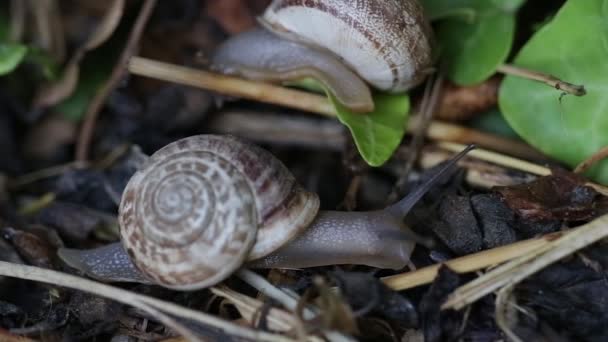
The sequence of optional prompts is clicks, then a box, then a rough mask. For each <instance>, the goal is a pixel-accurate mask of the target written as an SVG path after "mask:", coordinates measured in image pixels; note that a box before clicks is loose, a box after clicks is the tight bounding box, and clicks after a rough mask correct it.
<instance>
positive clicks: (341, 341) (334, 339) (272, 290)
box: [236, 268, 353, 342]
mask: <svg viewBox="0 0 608 342" xmlns="http://www.w3.org/2000/svg"><path fill="white" fill-rule="evenodd" d="M236 274H237V276H238V277H239V278H241V280H243V281H244V282H246V283H247V284H249V285H251V286H252V287H253V288H255V289H256V290H258V291H260V292H261V293H262V294H264V295H265V296H267V297H269V298H272V299H274V300H275V301H277V302H279V303H281V304H282V305H283V306H284V307H285V308H287V309H288V310H290V311H292V312H295V311H296V310H297V308H298V300H299V298H294V297H293V296H291V295H289V294H287V293H286V292H284V291H282V290H281V289H279V288H278V287H276V286H274V285H272V284H271V283H270V282H269V281H268V280H266V278H264V277H262V276H260V275H259V274H257V273H255V272H252V271H250V270H248V269H245V268H243V269H240V270H239V271H238V272H237V273H236ZM315 311H317V310H316V309H315V310H313V309H312V308H311V307H305V308H304V309H303V311H302V315H303V317H304V319H307V320H311V319H314V318H315V317H316V316H317V313H315ZM323 335H324V336H325V337H326V338H327V339H328V340H329V341H331V342H347V341H353V340H352V339H351V338H349V337H347V336H345V335H343V334H340V333H339V332H336V331H325V332H323Z"/></svg>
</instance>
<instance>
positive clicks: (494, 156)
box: [438, 142, 608, 196]
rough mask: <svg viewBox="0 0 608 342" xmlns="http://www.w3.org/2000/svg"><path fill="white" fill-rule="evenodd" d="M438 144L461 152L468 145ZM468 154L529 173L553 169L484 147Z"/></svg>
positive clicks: (540, 173)
mask: <svg viewBox="0 0 608 342" xmlns="http://www.w3.org/2000/svg"><path fill="white" fill-rule="evenodd" d="M438 145H439V146H440V147H441V148H444V149H446V150H448V151H452V152H460V151H462V149H463V148H465V147H466V146H464V145H461V144H455V143H450V142H440V143H439V144H438ZM468 156H469V157H471V158H477V159H480V160H484V161H487V162H491V163H494V164H497V165H501V166H504V167H508V168H512V169H515V170H519V171H524V172H528V173H531V174H534V175H538V176H548V175H551V169H549V168H547V167H544V166H540V165H537V164H534V163H531V162H528V161H525V160H521V159H517V158H513V157H509V156H505V155H503V154H500V153H496V152H492V151H487V150H484V149H476V150H473V151H471V152H469V154H468ZM585 185H586V186H588V187H590V188H593V190H595V191H597V192H598V193H600V194H602V195H604V196H608V188H607V187H605V186H603V185H600V184H597V183H593V182H587V183H585Z"/></svg>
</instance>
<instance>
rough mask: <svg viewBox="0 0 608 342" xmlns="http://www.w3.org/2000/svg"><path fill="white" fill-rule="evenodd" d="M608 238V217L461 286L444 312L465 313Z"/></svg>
mask: <svg viewBox="0 0 608 342" xmlns="http://www.w3.org/2000/svg"><path fill="white" fill-rule="evenodd" d="M606 237H608V215H603V216H600V217H598V218H597V219H595V220H593V221H591V222H589V223H587V224H584V225H582V226H579V227H578V228H575V229H572V230H570V231H568V233H566V234H564V235H563V236H561V237H559V238H558V239H555V240H553V241H549V242H548V243H546V244H544V245H543V246H541V247H538V248H536V249H535V250H533V251H531V252H528V253H525V254H524V255H523V256H521V257H519V258H517V259H515V260H512V261H510V262H508V263H506V264H504V265H501V266H499V267H497V268H495V269H494V270H492V271H490V272H488V273H486V274H484V275H483V276H481V277H479V278H477V279H475V280H473V281H471V282H469V283H468V284H466V285H464V286H461V287H460V288H458V289H456V291H454V292H453V293H452V294H451V295H450V296H449V297H448V299H447V300H446V302H445V303H444V304H443V305H442V307H441V308H442V309H444V310H445V309H455V310H459V309H462V308H463V307H465V306H467V305H469V304H471V303H474V302H475V301H477V300H478V299H480V298H482V297H484V296H485V295H488V294H490V293H492V292H494V291H496V290H499V289H500V288H503V287H505V286H507V287H510V286H514V285H516V284H518V283H520V282H521V281H523V280H524V279H526V278H528V277H529V276H531V275H533V274H534V273H536V272H538V271H540V270H542V269H543V268H545V267H547V266H549V265H551V264H552V263H554V262H557V261H559V260H561V259H562V258H564V257H566V256H569V255H571V254H573V253H575V252H577V251H578V250H580V249H582V248H585V247H587V246H589V245H591V244H593V243H595V242H597V241H599V240H602V239H604V238H606Z"/></svg>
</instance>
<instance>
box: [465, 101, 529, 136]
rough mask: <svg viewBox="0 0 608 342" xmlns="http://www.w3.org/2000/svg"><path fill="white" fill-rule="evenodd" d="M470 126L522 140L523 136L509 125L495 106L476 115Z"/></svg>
mask: <svg viewBox="0 0 608 342" xmlns="http://www.w3.org/2000/svg"><path fill="white" fill-rule="evenodd" d="M468 126H470V127H471V128H475V129H477V130H480V131H483V132H487V133H491V134H494V135H499V136H503V137H506V138H511V139H516V140H521V137H520V136H519V135H518V134H517V132H515V131H514V130H513V128H511V126H509V123H508V122H507V121H506V120H505V118H504V116H503V115H502V113H500V111H499V110H498V109H497V108H493V109H491V110H489V111H488V112H486V113H482V114H480V115H477V116H475V118H473V120H471V121H470V122H469V123H468Z"/></svg>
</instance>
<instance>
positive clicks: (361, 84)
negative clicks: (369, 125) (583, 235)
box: [211, 0, 434, 112]
mask: <svg viewBox="0 0 608 342" xmlns="http://www.w3.org/2000/svg"><path fill="white" fill-rule="evenodd" d="M259 22H260V24H261V26H262V27H261V28H256V29H253V30H251V31H247V32H244V33H241V34H237V35H235V36H233V37H231V38H230V39H228V40H227V41H226V42H224V43H223V44H221V45H220V46H219V47H218V49H217V50H216V51H215V53H214V55H213V56H212V58H211V69H213V70H215V71H218V72H221V73H224V74H229V75H236V76H241V77H244V78H248V79H253V80H259V81H268V82H289V81H296V80H300V79H304V78H308V77H312V78H315V79H317V80H318V81H320V82H321V83H322V84H323V86H324V87H325V88H326V89H327V90H328V91H329V92H330V93H332V94H333V95H334V96H335V98H336V100H337V101H338V102H340V103H341V104H342V105H344V106H345V107H347V108H349V109H351V110H353V111H355V112H371V111H372V110H373V108H374V104H373V101H372V96H371V91H370V89H369V87H368V86H367V84H370V85H371V86H373V87H374V88H376V89H379V90H383V91H389V92H404V91H407V90H408V89H410V88H412V87H414V86H416V85H418V84H419V83H420V82H422V81H423V80H424V78H425V77H426V76H427V75H428V74H430V73H431V71H432V67H431V66H432V64H433V62H434V56H433V47H432V45H433V37H432V30H431V28H430V24H429V23H428V21H427V20H426V19H425V16H424V13H423V8H422V6H421V5H420V4H419V3H418V0H274V1H272V3H271V4H270V5H269V6H268V7H267V8H266V10H265V12H264V13H263V15H262V16H261V17H260V18H259Z"/></svg>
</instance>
